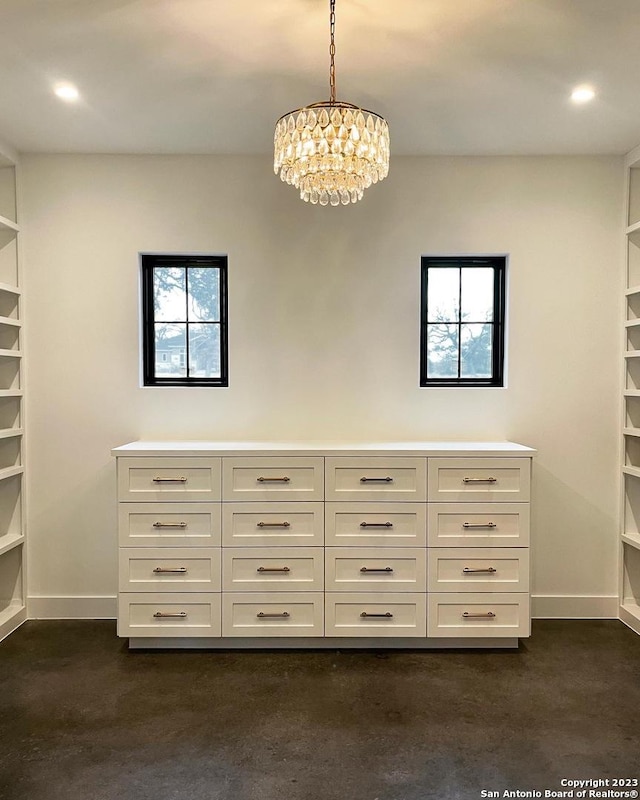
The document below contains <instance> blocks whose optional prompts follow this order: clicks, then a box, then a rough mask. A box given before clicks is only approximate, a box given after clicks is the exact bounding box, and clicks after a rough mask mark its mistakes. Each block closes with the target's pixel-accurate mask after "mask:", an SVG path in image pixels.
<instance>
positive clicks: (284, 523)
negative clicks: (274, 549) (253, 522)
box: [257, 522, 291, 528]
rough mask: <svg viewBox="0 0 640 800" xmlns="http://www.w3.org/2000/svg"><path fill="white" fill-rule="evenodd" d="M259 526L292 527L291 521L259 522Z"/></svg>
mask: <svg viewBox="0 0 640 800" xmlns="http://www.w3.org/2000/svg"><path fill="white" fill-rule="evenodd" d="M257 527H258V528H290V527H291V523H290V522H258V523H257Z"/></svg>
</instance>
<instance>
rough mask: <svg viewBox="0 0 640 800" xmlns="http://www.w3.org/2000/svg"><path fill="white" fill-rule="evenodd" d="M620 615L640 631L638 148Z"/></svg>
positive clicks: (630, 230) (629, 260)
mask: <svg viewBox="0 0 640 800" xmlns="http://www.w3.org/2000/svg"><path fill="white" fill-rule="evenodd" d="M626 174H627V183H626V188H627V190H626V198H627V203H626V220H625V225H626V230H625V253H626V275H625V277H626V282H625V286H626V289H625V292H624V296H625V323H624V336H625V342H624V351H625V352H624V364H625V366H624V388H623V406H624V420H623V429H622V434H623V440H624V443H623V464H622V480H623V507H622V514H621V519H622V531H621V536H620V619H621V620H622V621H623V622H625V623H626V624H627V625H628V626H629V627H630V628H632V629H633V630H634V631H636V633H640V147H637V148H636V149H635V150H633V151H632V152H631V153H629V155H628V156H627V158H626Z"/></svg>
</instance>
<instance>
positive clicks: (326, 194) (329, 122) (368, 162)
mask: <svg viewBox="0 0 640 800" xmlns="http://www.w3.org/2000/svg"><path fill="white" fill-rule="evenodd" d="M329 5H330V14H329V28H330V32H331V44H330V46H329V56H330V68H329V86H330V89H331V98H330V100H325V101H322V102H320V103H312V104H311V105H309V106H305V107H304V108H298V109H296V110H295V111H290V112H289V113H288V114H285V115H284V116H282V117H280V119H279V120H278V122H277V123H276V132H275V135H274V159H273V171H274V172H275V173H276V175H277V174H278V172H280V179H281V180H283V181H286V182H287V183H290V184H293V186H295V187H296V189H299V190H300V197H301V198H302V199H303V200H304V201H305V202H307V203H314V204H315V203H320V205H321V206H326V205H328V204H331V205H332V206H337V205H340V203H342V205H345V206H346V205H348V204H349V203H356V202H357V201H358V200H362V195H363V193H364V190H365V189H368V188H369V186H371V184H372V183H377V182H378V181H381V180H382V179H383V178H386V177H387V175H388V174H389V126H388V125H387V121H386V120H385V119H384V118H383V117H381V116H380V115H379V114H374V113H373V111H366V110H365V109H362V108H358V106H354V105H353V104H352V103H344V102H342V101H339V100H336V67H335V54H336V46H335V42H334V37H335V26H336V11H335V5H336V3H335V0H329Z"/></svg>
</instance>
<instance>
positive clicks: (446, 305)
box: [427, 267, 460, 322]
mask: <svg viewBox="0 0 640 800" xmlns="http://www.w3.org/2000/svg"><path fill="white" fill-rule="evenodd" d="M427 281H428V283H427V314H428V321H429V322H457V321H458V318H459V310H460V309H459V308H458V305H459V295H460V270H459V269H458V268H457V267H455V268H449V267H444V268H437V267H431V268H430V269H429V274H428V276H427Z"/></svg>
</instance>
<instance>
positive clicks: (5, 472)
mask: <svg viewBox="0 0 640 800" xmlns="http://www.w3.org/2000/svg"><path fill="white" fill-rule="evenodd" d="M23 472H24V467H5V468H4V469H0V481H4V480H6V479H7V478H13V476H14V475H22V473H23ZM638 474H639V475H640V470H638Z"/></svg>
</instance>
